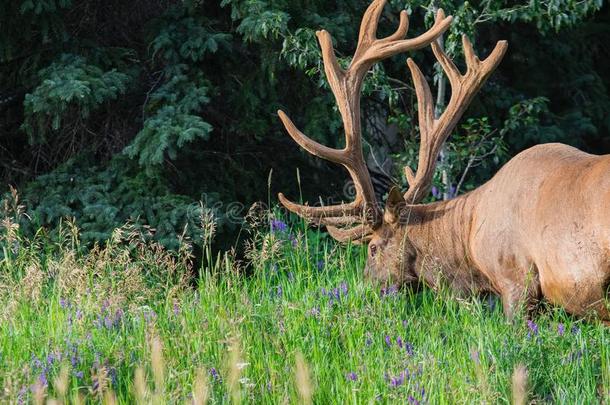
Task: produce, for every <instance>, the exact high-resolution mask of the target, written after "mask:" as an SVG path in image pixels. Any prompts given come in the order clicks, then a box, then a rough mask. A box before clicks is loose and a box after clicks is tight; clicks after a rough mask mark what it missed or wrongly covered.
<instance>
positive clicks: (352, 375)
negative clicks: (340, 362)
mask: <svg viewBox="0 0 610 405" xmlns="http://www.w3.org/2000/svg"><path fill="white" fill-rule="evenodd" d="M347 379H348V380H350V381H358V374H356V373H354V372H353V371H351V372H349V373H348V374H347Z"/></svg>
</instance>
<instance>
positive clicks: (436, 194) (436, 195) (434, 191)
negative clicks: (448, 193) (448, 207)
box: [431, 186, 443, 198]
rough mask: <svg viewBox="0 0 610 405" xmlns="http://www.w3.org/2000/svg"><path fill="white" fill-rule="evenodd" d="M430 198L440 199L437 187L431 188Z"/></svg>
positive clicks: (440, 195)
mask: <svg viewBox="0 0 610 405" xmlns="http://www.w3.org/2000/svg"><path fill="white" fill-rule="evenodd" d="M431 191H432V196H433V197H434V198H441V197H442V196H443V195H442V194H441V192H440V191H439V190H438V187H436V186H432V190H431Z"/></svg>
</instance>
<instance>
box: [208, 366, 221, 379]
mask: <svg viewBox="0 0 610 405" xmlns="http://www.w3.org/2000/svg"><path fill="white" fill-rule="evenodd" d="M210 375H211V376H212V378H213V379H214V380H220V375H218V371H216V368H214V367H212V368H211V369H210Z"/></svg>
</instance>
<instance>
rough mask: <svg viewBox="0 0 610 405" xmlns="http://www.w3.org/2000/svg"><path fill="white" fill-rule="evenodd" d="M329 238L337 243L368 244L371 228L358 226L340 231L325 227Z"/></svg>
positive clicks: (335, 228)
mask: <svg viewBox="0 0 610 405" xmlns="http://www.w3.org/2000/svg"><path fill="white" fill-rule="evenodd" d="M326 229H327V230H328V233H329V234H330V236H332V237H333V238H334V239H336V240H337V241H339V242H355V243H362V242H368V240H369V239H370V235H371V232H372V228H371V227H370V226H368V225H358V226H355V227H353V228H348V229H342V228H337V227H334V226H328V227H326Z"/></svg>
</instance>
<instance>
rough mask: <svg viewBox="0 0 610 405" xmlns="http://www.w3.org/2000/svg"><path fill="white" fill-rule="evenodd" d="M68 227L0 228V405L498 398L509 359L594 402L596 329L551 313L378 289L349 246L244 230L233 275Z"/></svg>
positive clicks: (604, 367)
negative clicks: (30, 231) (520, 313)
mask: <svg viewBox="0 0 610 405" xmlns="http://www.w3.org/2000/svg"><path fill="white" fill-rule="evenodd" d="M70 229H71V232H65V233H64V234H62V235H63V236H61V237H51V236H48V235H39V236H38V237H37V238H35V239H34V240H32V241H24V240H19V238H18V236H17V234H16V233H14V234H9V233H10V232H8V233H7V232H5V233H6V234H5V235H4V237H3V242H2V243H3V246H4V259H3V261H2V265H1V267H0V275H1V277H0V305H1V309H0V322H1V323H0V327H1V333H0V386H1V387H4V389H3V391H2V393H0V402H18V401H24V402H31V401H35V400H36V396H37V395H38V396H39V398H60V399H61V398H63V397H65V398H67V400H68V401H71V402H78V401H79V398H81V400H82V399H83V398H84V399H85V400H87V401H92V402H96V401H103V402H107V403H112V401H113V398H114V399H115V400H116V401H118V402H119V403H133V402H134V400H135V399H137V395H136V394H135V393H136V391H138V389H139V391H140V392H144V391H146V392H145V393H144V394H143V395H145V397H144V398H140V400H141V401H142V402H144V403H149V402H154V401H156V402H158V403H165V402H169V403H184V402H185V401H191V395H192V392H193V390H194V389H195V390H204V391H205V390H207V391H208V394H209V401H210V402H211V403H225V402H231V401H235V402H240V401H241V402H243V403H270V404H271V403H273V404H275V403H298V402H302V401H303V402H307V395H308V394H307V392H308V391H309V392H311V395H312V400H313V402H314V403H320V404H322V403H370V402H376V401H381V402H382V403H388V402H398V403H410V401H411V402H414V401H419V402H420V403H421V402H425V403H431V404H436V403H481V402H485V403H511V402H512V382H511V380H512V376H513V371H514V369H515V367H516V366H517V365H519V364H523V365H525V367H526V368H527V371H528V387H527V393H528V394H527V395H528V396H529V400H534V401H536V402H538V403H539V402H552V403H568V404H571V403H599V402H603V401H606V402H607V401H608V399H609V398H608V390H609V389H610V374H609V373H610V346H609V343H610V333H609V330H608V328H606V327H604V326H602V325H600V324H598V323H596V322H584V321H579V320H576V319H573V318H570V317H568V316H567V315H566V314H565V313H564V312H562V311H560V310H557V309H553V308H547V309H545V310H544V311H542V313H541V314H539V315H537V317H536V318H535V323H536V325H535V326H534V325H533V324H529V325H528V323H527V321H526V320H525V319H518V320H517V321H515V323H514V324H509V323H507V322H506V320H505V318H504V316H503V315H502V313H501V309H500V307H501V306H500V305H499V302H497V303H496V302H495V301H493V300H491V301H488V300H486V299H480V300H479V299H471V300H466V301H464V300H458V299H457V298H455V297H453V296H452V295H451V293H450V292H448V291H441V292H432V291H430V290H427V289H424V290H423V291H421V292H414V291H400V292H391V293H390V294H386V295H383V294H382V293H381V291H380V289H379V288H378V287H375V286H373V285H370V284H369V283H367V282H366V281H365V280H363V278H362V276H361V272H360V271H359V270H360V269H361V268H362V266H363V262H364V256H363V254H364V253H363V251H362V250H360V249H357V248H352V247H338V246H336V245H334V244H332V243H327V242H325V239H323V238H321V237H320V235H316V234H314V233H311V232H310V233H309V235H308V236H307V237H305V236H303V235H300V236H299V237H297V238H296V240H295V241H294V242H292V241H291V238H290V237H289V236H288V234H287V233H279V234H277V233H276V234H274V235H272V234H268V233H256V234H254V236H253V238H252V239H253V242H252V246H251V248H250V250H249V253H248V257H249V259H250V260H251V261H252V262H253V263H254V265H253V267H252V268H250V269H249V270H248V273H249V274H248V275H245V274H244V273H245V272H246V271H245V270H244V267H243V265H240V263H238V262H236V261H235V260H233V259H231V257H230V256H228V255H227V256H225V257H223V258H218V259H217V260H212V259H211V258H209V257H208V260H206V262H207V263H208V264H207V265H206V266H204V269H203V271H202V273H201V275H200V276H197V275H195V274H196V273H197V271H196V270H193V269H191V268H190V266H189V257H188V254H187V251H188V249H185V250H184V251H183V252H181V253H179V254H175V255H172V254H169V253H167V252H164V251H163V250H161V249H160V248H158V247H156V246H154V245H151V244H148V243H144V242H141V241H140V240H139V239H138V238H137V237H136V236H134V235H133V234H132V235H131V236H125V235H126V234H127V232H123V233H122V234H120V233H117V237H116V238H115V239H114V240H113V241H111V242H110V243H109V245H108V246H107V247H106V248H104V249H94V250H93V251H89V252H85V251H84V250H83V249H81V248H80V247H79V246H78V241H77V240H78V238H77V235H76V230H75V229H74V228H70ZM119 235H122V236H119ZM15 241H19V244H16V242H15ZM16 246H18V247H16ZM322 263H323V264H322ZM189 277H194V278H195V280H193V279H192V278H191V279H189ZM535 327H537V332H536V331H534V330H533V329H534V328H535ZM559 328H563V329H564V333H563V334H562V333H560V332H559ZM399 342H400V343H399ZM159 345H160V346H159ZM300 355H301V356H302V359H303V361H302V362H300V363H299V364H300V365H299V367H297V365H296V364H297V361H296V358H297V357H299V356H300ZM297 368H298V371H297ZM138 369H140V370H141V371H143V373H144V379H143V380H144V381H145V382H141V381H140V382H139V383H138V382H136V381H137V380H138V379H137V378H136V377H135V374H136V370H138ZM62 370H63V372H64V373H67V374H66V376H64V377H60V374H61V373H62ZM198 372H199V373H200V375H202V376H203V378H201V377H200V378H199V381H198V382H197V383H194V381H195V379H196V376H197V373H198ZM62 384H63V385H66V384H67V388H65V389H64V388H62ZM604 395H605V396H604ZM104 398H105V399H104Z"/></svg>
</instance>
